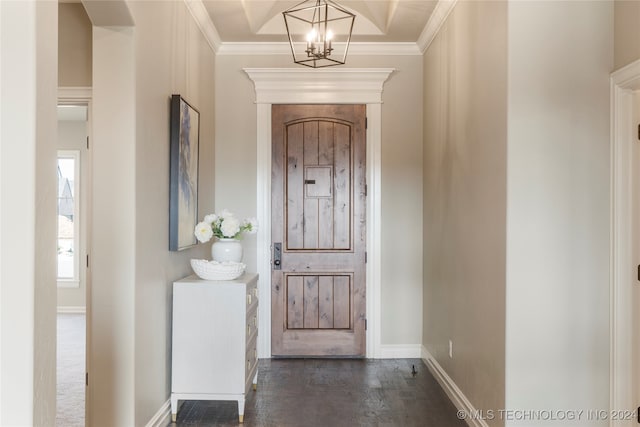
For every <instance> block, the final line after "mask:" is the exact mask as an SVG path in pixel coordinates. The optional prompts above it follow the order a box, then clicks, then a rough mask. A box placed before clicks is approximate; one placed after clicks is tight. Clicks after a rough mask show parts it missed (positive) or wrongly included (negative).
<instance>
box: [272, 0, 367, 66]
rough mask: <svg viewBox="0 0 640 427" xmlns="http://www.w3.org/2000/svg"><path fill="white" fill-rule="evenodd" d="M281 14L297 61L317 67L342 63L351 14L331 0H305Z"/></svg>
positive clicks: (349, 32) (349, 36) (350, 27)
mask: <svg viewBox="0 0 640 427" xmlns="http://www.w3.org/2000/svg"><path fill="white" fill-rule="evenodd" d="M282 15H283V16H284V24H285V26H286V27H287V35H288V36H289V44H290V45H291V53H292V54H293V61H294V62H295V63H296V64H301V65H305V66H307V67H312V68H320V67H329V66H332V65H340V64H344V63H345V61H346V59H347V51H348V49H349V42H350V41H351V32H352V31H353V22H354V21H355V18H356V16H355V15H354V14H353V13H351V12H349V11H348V10H346V9H344V8H343V7H342V6H340V5H338V4H337V3H335V2H333V1H331V0H305V1H303V2H302V3H299V4H297V5H295V6H293V7H292V8H290V9H287V10H285V11H284V12H282Z"/></svg>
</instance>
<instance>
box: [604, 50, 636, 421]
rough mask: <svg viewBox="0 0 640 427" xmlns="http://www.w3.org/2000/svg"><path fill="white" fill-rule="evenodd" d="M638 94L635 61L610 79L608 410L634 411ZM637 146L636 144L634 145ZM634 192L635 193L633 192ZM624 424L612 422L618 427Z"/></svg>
mask: <svg viewBox="0 0 640 427" xmlns="http://www.w3.org/2000/svg"><path fill="white" fill-rule="evenodd" d="M636 90H640V60H638V61H636V62H633V63H631V64H629V65H627V66H626V67H624V68H622V69H620V70H618V71H616V72H614V73H612V74H611V246H610V262H611V267H610V269H611V278H610V308H611V313H610V317H611V318H610V323H611V331H610V334H611V336H610V405H611V409H612V410H614V409H629V408H634V407H635V406H634V402H632V397H633V388H632V387H633V378H632V377H631V375H629V372H631V366H632V359H631V357H632V354H631V349H632V347H631V346H632V342H633V340H632V339H631V338H632V324H631V322H632V318H633V317H632V313H633V311H632V310H633V306H632V305H633V301H632V298H631V291H632V287H633V286H634V282H635V279H634V274H633V273H634V271H635V269H636V262H635V260H634V259H633V253H632V239H633V236H632V235H631V232H632V221H633V216H632V213H633V212H632V208H633V206H632V200H633V198H632V191H633V190H634V188H633V185H632V178H633V173H634V164H633V156H632V145H631V144H632V143H634V142H635V141H634V140H635V138H634V132H633V130H634V128H635V126H634V124H633V122H632V114H633V102H632V92H633V91H636ZM635 143H637V142H635ZM636 191H637V189H636ZM622 423H623V421H614V420H612V421H611V424H610V425H611V426H619V425H620V426H621V425H622Z"/></svg>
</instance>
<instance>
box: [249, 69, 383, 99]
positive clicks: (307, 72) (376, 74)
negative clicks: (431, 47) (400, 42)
mask: <svg viewBox="0 0 640 427" xmlns="http://www.w3.org/2000/svg"><path fill="white" fill-rule="evenodd" d="M244 71H245V73H247V75H248V76H249V78H251V80H252V81H253V83H254V85H255V90H256V103H257V104H264V103H268V104H287V103H310V104H313V103H331V102H332V101H331V100H333V102H335V100H337V99H339V100H340V102H341V103H347V104H349V103H353V104H358V103H365V104H380V103H382V89H383V86H384V82H385V81H386V80H387V79H388V78H389V76H390V75H391V73H393V72H394V71H395V69H394V68H341V69H328V68H327V69H325V68H319V69H313V70H312V69H306V68H305V69H301V68H244ZM325 101H326V102H325Z"/></svg>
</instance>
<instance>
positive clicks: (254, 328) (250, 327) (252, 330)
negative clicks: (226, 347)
mask: <svg viewBox="0 0 640 427" xmlns="http://www.w3.org/2000/svg"><path fill="white" fill-rule="evenodd" d="M257 308H258V307H257V306H256V307H254V309H253V310H251V311H250V312H249V313H247V338H246V342H247V344H248V343H249V342H250V341H251V340H252V339H253V337H254V336H255V335H256V334H257V333H258V310H257Z"/></svg>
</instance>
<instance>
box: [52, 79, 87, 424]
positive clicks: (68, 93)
mask: <svg viewBox="0 0 640 427" xmlns="http://www.w3.org/2000/svg"><path fill="white" fill-rule="evenodd" d="M92 100H93V89H92V87H85V86H78V87H76V86H59V87H58V105H86V106H87V114H88V116H87V135H88V136H89V138H91V135H93V134H92V129H91V123H92V122H93V121H92V114H93V110H92ZM86 160H87V164H88V166H86V165H85V167H89V168H90V169H89V171H90V172H89V174H90V177H89V179H88V180H86V182H83V185H85V186H86V188H91V182H92V181H93V178H92V175H91V174H92V173H93V168H92V157H91V152H90V151H89V150H87V157H86ZM85 195H86V197H83V199H84V200H83V202H82V203H83V205H84V207H85V214H84V215H85V217H84V221H85V227H84V230H85V234H86V236H85V239H86V240H85V245H84V247H85V251H86V252H87V253H89V252H90V249H91V232H90V230H91V221H92V217H91V215H92V211H91V208H90V206H91V194H90V191H89V192H86V193H85ZM80 262H83V260H82V259H81V260H80ZM84 280H85V307H84V310H83V312H84V313H85V372H86V373H87V374H90V373H91V357H90V356H91V354H90V353H89V352H90V350H91V272H90V270H89V269H87V270H85V277H84ZM84 390H85V396H84V420H85V425H92V423H91V414H92V408H91V407H90V404H91V402H92V399H91V398H90V397H91V389H90V388H89V387H88V386H85V389H84Z"/></svg>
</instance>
